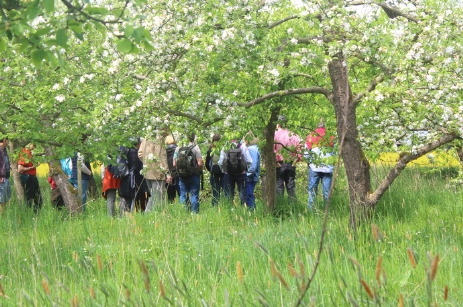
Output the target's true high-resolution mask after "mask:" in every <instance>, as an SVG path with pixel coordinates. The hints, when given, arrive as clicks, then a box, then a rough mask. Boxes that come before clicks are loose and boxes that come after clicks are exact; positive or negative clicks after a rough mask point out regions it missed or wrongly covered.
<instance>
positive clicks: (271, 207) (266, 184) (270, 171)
mask: <svg viewBox="0 0 463 307" xmlns="http://www.w3.org/2000/svg"><path fill="white" fill-rule="evenodd" d="M279 111H280V110H279V109H274V110H273V111H272V114H271V116H270V119H269V121H268V123H267V126H266V127H265V131H264V137H265V145H264V147H263V148H262V162H263V165H264V169H265V175H264V178H263V180H262V196H263V199H264V202H265V208H266V210H267V213H269V214H273V213H274V212H275V209H276V171H275V153H274V152H273V144H274V137H275V126H276V124H275V123H276V120H277V117H278V114H279Z"/></svg>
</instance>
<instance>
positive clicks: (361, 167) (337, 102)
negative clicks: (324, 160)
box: [328, 53, 373, 229]
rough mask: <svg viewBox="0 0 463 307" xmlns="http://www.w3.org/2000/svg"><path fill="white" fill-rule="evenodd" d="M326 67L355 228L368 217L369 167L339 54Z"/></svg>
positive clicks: (369, 205)
mask: <svg viewBox="0 0 463 307" xmlns="http://www.w3.org/2000/svg"><path fill="white" fill-rule="evenodd" d="M328 68H329V73H330V78H331V83H332V86H333V97H332V104H333V106H334V109H335V113H336V121H337V133H338V137H339V138H340V139H341V142H342V143H341V145H342V148H341V157H342V159H343V161H344V165H345V168H346V175H347V182H348V185H349V187H348V189H349V206H350V225H351V227H353V228H354V229H355V228H356V226H357V225H359V224H360V223H362V222H363V221H365V220H368V219H369V218H370V215H371V212H372V209H373V206H372V205H371V204H370V203H368V201H367V197H368V193H370V190H371V181H370V165H369V163H368V160H367V159H366V157H365V155H364V153H363V151H362V147H361V144H360V142H359V139H358V130H357V119H356V108H357V103H356V102H355V101H353V99H352V95H351V91H350V85H349V78H348V69H347V63H346V61H345V58H344V55H343V54H342V53H339V54H338V56H337V58H335V59H334V60H333V61H332V62H331V63H330V64H329V65H328Z"/></svg>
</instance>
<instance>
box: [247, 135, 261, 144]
mask: <svg viewBox="0 0 463 307" xmlns="http://www.w3.org/2000/svg"><path fill="white" fill-rule="evenodd" d="M257 143H259V138H256V137H255V138H253V139H252V140H250V141H249V145H256V144H257Z"/></svg>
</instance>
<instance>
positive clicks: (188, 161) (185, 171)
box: [176, 145, 198, 177]
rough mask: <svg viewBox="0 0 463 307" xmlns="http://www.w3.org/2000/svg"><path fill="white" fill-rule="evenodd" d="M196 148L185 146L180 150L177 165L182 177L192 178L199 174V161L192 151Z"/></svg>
mask: <svg viewBox="0 0 463 307" xmlns="http://www.w3.org/2000/svg"><path fill="white" fill-rule="evenodd" d="M194 146H195V145H192V146H184V147H180V148H179V149H178V154H177V161H176V164H177V172H178V175H179V176H180V177H190V176H192V175H194V174H197V172H198V161H196V157H195V156H194V155H193V151H192V149H193V147H194Z"/></svg>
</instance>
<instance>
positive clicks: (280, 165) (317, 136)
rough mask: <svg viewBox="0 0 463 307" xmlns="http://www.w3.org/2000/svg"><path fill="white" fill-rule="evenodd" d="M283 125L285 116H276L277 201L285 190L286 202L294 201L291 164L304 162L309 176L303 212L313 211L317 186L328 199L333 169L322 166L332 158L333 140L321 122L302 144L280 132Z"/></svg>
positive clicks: (325, 198)
mask: <svg viewBox="0 0 463 307" xmlns="http://www.w3.org/2000/svg"><path fill="white" fill-rule="evenodd" d="M286 122H287V119H286V117H285V116H282V115H280V116H278V122H277V125H276V126H277V130H276V132H275V139H274V143H275V145H274V152H275V156H276V192H277V195H279V196H280V197H281V196H283V195H284V191H285V189H286V191H287V193H288V196H289V198H290V200H295V199H296V192H295V187H296V184H295V181H296V166H295V164H296V163H297V162H301V161H303V160H304V159H305V161H307V164H308V172H309V174H308V192H309V197H308V203H307V208H308V209H309V210H313V209H314V208H315V200H316V195H317V190H318V185H319V184H320V182H321V184H322V195H323V199H324V201H326V200H327V199H328V196H329V193H330V189H331V184H332V178H333V168H334V167H333V165H332V164H330V163H326V159H327V158H329V157H330V156H333V155H334V136H333V135H328V134H327V132H326V128H325V124H324V122H323V120H321V121H320V123H319V124H318V125H317V128H316V129H315V131H313V132H311V133H309V135H307V137H306V139H305V143H304V144H303V142H302V141H301V138H300V137H299V136H298V135H297V134H295V133H293V132H291V131H290V130H288V129H286V128H284V126H285V124H286Z"/></svg>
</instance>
